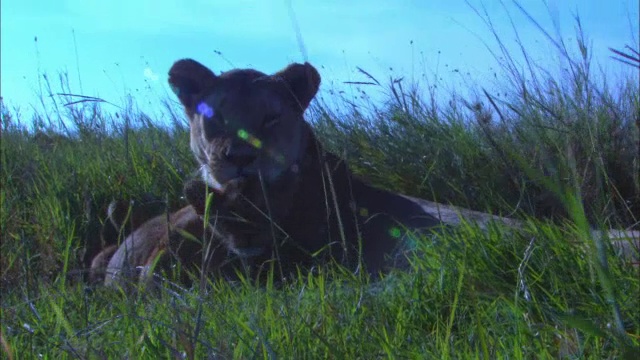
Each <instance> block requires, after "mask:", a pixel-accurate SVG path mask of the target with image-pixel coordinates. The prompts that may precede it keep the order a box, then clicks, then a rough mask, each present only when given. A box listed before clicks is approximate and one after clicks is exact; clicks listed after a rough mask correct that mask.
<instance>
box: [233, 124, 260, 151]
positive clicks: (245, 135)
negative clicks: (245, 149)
mask: <svg viewBox="0 0 640 360" xmlns="http://www.w3.org/2000/svg"><path fill="white" fill-rule="evenodd" d="M238 137H239V138H240V139H242V140H244V141H246V142H248V143H249V144H251V146H253V147H254V148H256V149H261V148H262V141H260V139H258V138H257V137H255V136H253V135H251V134H249V132H247V131H246V130H245V129H240V130H238Z"/></svg>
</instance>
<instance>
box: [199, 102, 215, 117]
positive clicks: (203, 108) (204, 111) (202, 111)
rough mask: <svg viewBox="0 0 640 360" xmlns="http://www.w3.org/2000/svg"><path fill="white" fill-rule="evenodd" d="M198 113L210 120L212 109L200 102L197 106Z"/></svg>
mask: <svg viewBox="0 0 640 360" xmlns="http://www.w3.org/2000/svg"><path fill="white" fill-rule="evenodd" d="M198 113H200V114H202V115H204V116H205V117H208V118H210V117H213V108H212V107H211V106H209V105H208V104H207V103H205V102H201V103H200V104H198Z"/></svg>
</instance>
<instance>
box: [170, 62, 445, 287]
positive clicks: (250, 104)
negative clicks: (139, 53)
mask: <svg viewBox="0 0 640 360" xmlns="http://www.w3.org/2000/svg"><path fill="white" fill-rule="evenodd" d="M169 84H170V85H171V87H172V89H173V90H174V92H175V93H176V95H177V96H178V98H179V100H180V102H181V103H182V105H183V106H184V110H185V112H186V114H187V116H188V118H189V121H190V131H191V140H190V143H191V149H192V151H193V153H194V155H195V157H196V159H197V160H198V162H199V163H200V165H201V175H202V180H203V182H200V183H199V182H193V183H190V184H187V188H188V189H189V190H188V191H187V197H188V200H189V201H190V202H191V203H192V205H193V206H194V208H195V209H196V210H197V212H198V213H199V214H203V213H204V211H205V207H204V200H203V199H204V193H205V192H206V191H211V192H212V193H213V201H212V206H211V209H210V210H209V211H210V213H211V214H212V216H211V218H210V219H208V220H209V221H210V222H212V223H213V222H215V224H216V225H215V227H216V236H217V237H218V238H219V239H220V240H221V241H222V242H223V243H224V244H225V245H226V246H227V247H228V249H229V250H231V252H232V253H234V254H236V255H237V256H239V257H242V258H244V259H247V260H250V263H251V264H252V265H253V266H254V267H255V268H259V267H260V266H262V265H264V264H265V263H267V262H269V261H271V260H276V264H277V266H278V267H280V268H285V269H287V270H289V271H291V270H294V269H295V268H297V267H299V266H302V267H309V266H312V265H314V264H321V263H324V262H326V260H328V259H335V260H338V261H339V262H340V263H342V264H343V265H347V266H349V267H351V268H352V269H359V268H362V267H360V265H362V266H363V268H364V269H365V270H366V272H368V273H369V274H372V275H376V274H379V273H381V272H386V271H387V270H389V269H390V268H393V267H395V266H399V265H401V264H402V263H403V262H404V256H402V254H403V251H404V250H405V249H407V239H408V238H409V237H410V236H411V234H412V233H413V232H414V231H415V230H418V229H429V228H433V227H436V226H439V225H440V224H441V222H440V221H439V220H438V219H437V218H435V217H434V216H432V215H429V214H428V213H426V212H425V211H423V209H422V208H421V207H420V206H419V205H417V204H415V203H414V202H412V201H411V200H409V199H407V198H405V197H402V196H399V195H397V194H393V193H390V192H388V191H385V190H381V189H377V188H374V187H372V186H369V185H368V184H366V183H365V182H363V181H362V180H360V179H358V178H357V177H355V176H353V175H352V174H351V172H350V171H349V169H348V167H347V165H346V164H345V162H344V161H343V160H341V159H340V158H339V157H337V156H336V155H334V154H332V153H330V152H327V151H325V150H324V149H323V147H322V145H321V143H320V142H319V141H318V140H317V139H316V137H315V136H314V133H313V130H312V128H311V126H310V125H309V124H308V123H306V122H305V121H304V118H303V113H304V111H305V109H306V108H307V106H308V105H309V103H310V102H311V100H312V99H313V97H314V96H315V95H316V92H317V91H318V88H319V86H320V74H319V73H318V71H317V70H316V69H315V68H314V67H313V66H312V65H310V64H309V63H304V64H291V65H289V66H287V67H286V68H285V69H283V70H282V71H280V72H277V73H275V74H273V75H266V74H264V73H262V72H259V71H257V70H252V69H236V70H232V71H228V72H225V73H222V74H221V75H215V74H214V73H213V72H212V71H211V70H210V69H208V68H207V67H205V66H204V65H202V64H200V63H198V62H196V61H194V60H191V59H183V60H179V61H177V62H175V63H174V65H173V66H172V67H171V69H170V71H169Z"/></svg>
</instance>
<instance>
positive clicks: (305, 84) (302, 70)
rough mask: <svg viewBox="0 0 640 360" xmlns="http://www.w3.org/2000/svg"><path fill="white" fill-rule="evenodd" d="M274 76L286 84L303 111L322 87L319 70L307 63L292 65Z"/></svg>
mask: <svg viewBox="0 0 640 360" xmlns="http://www.w3.org/2000/svg"><path fill="white" fill-rule="evenodd" d="M273 76H274V78H276V79H277V78H280V79H282V80H284V81H285V82H286V84H287V87H288V89H289V90H290V91H291V94H292V95H293V96H294V98H295V100H296V101H297V103H298V105H300V108H301V110H302V111H304V110H305V109H306V108H307V106H309V103H310V102H311V99H313V97H314V96H316V93H317V92H318V88H319V87H320V74H319V73H318V70H316V68H314V67H313V65H311V64H309V63H307V62H306V63H304V64H291V65H289V66H287V67H286V68H285V69H283V70H281V71H279V72H277V73H276V74H274V75H273Z"/></svg>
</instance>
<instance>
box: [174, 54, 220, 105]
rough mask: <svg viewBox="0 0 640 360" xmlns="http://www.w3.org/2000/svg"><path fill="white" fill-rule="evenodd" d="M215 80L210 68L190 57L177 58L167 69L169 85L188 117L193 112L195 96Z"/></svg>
mask: <svg viewBox="0 0 640 360" xmlns="http://www.w3.org/2000/svg"><path fill="white" fill-rule="evenodd" d="M215 80H216V75H215V74H214V73H213V72H212V71H211V70H209V69H208V68H207V67H206V66H204V65H202V64H200V63H199V62H197V61H195V60H192V59H182V60H178V61H176V62H175V63H174V64H173V66H172V67H171V69H169V85H171V89H172V90H173V92H174V93H176V95H177V96H178V99H180V102H181V103H182V105H184V107H185V110H186V111H187V115H189V117H191V116H192V115H193V114H194V113H195V106H196V104H195V101H196V97H197V96H198V95H199V94H200V93H202V92H203V91H204V90H206V89H207V88H208V87H210V86H212V85H213V83H214V82H215Z"/></svg>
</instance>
